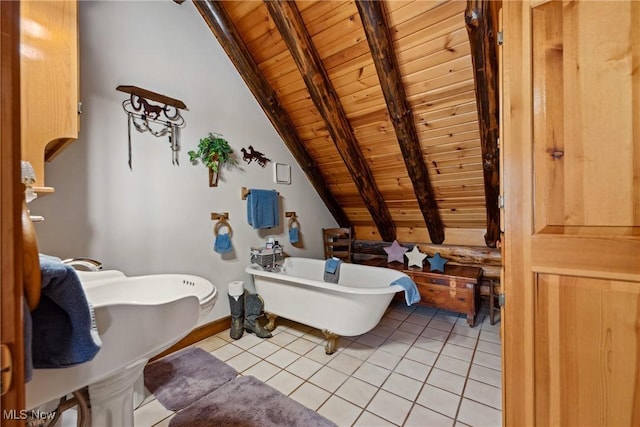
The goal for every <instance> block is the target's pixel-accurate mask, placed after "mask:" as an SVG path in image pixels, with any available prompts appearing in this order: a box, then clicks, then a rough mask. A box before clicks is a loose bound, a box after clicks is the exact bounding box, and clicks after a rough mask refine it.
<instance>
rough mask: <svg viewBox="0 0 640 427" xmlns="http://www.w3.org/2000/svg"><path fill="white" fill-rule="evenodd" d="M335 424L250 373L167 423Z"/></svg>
mask: <svg viewBox="0 0 640 427" xmlns="http://www.w3.org/2000/svg"><path fill="white" fill-rule="evenodd" d="M211 426H216V427H230V426H236V427H283V426H287V427H336V424H334V423H333V422H331V421H329V420H328V419H326V418H325V417H323V416H322V415H320V414H318V413H316V412H314V411H312V410H311V409H309V408H307V407H305V406H303V405H301V404H300V403H298V402H296V401H295V400H293V399H291V398H290V397H287V396H285V395H284V394H282V393H280V392H279V391H278V390H276V389H275V388H273V387H271V386H269V385H267V384H265V383H263V382H262V381H260V380H258V379H256V378H255V377H252V376H246V377H238V378H236V379H234V380H231V381H229V382H228V383H226V384H224V385H222V386H220V387H219V388H217V389H216V390H214V391H213V392H211V393H209V394H208V395H206V396H205V397H203V398H202V399H200V400H198V401H197V402H195V403H194V404H193V405H191V406H189V407H187V408H185V409H183V410H182V411H180V412H178V413H177V414H176V415H174V417H173V418H172V419H171V421H170V422H169V427H211Z"/></svg>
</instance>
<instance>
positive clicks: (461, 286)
mask: <svg viewBox="0 0 640 427" xmlns="http://www.w3.org/2000/svg"><path fill="white" fill-rule="evenodd" d="M404 272H405V273H406V274H407V275H408V276H409V277H411V278H412V279H413V281H414V282H416V285H417V286H418V291H419V292H420V296H421V298H422V299H421V301H420V304H422V305H427V306H430V307H436V308H442V309H445V310H450V311H454V312H456V313H463V314H466V315H467V323H468V324H469V326H474V325H475V318H476V313H477V311H478V304H479V301H480V295H479V294H480V288H479V285H480V278H481V277H482V269H481V268H479V267H467V266H459V265H446V266H445V271H444V273H437V272H435V271H429V267H428V266H425V267H423V268H422V270H420V269H418V268H408V269H406V270H404Z"/></svg>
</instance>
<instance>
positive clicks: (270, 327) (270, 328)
mask: <svg viewBox="0 0 640 427" xmlns="http://www.w3.org/2000/svg"><path fill="white" fill-rule="evenodd" d="M264 315H265V316H267V319H269V323H267V324H266V326H265V329H267V330H268V331H273V330H274V329H275V327H276V318H277V317H278V316H277V315H275V314H272V313H267V312H266V311H265V313H264Z"/></svg>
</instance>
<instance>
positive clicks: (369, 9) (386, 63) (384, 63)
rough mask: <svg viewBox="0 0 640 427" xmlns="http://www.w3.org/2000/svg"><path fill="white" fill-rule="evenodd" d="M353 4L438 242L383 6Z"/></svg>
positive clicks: (439, 228) (439, 232)
mask: <svg viewBox="0 0 640 427" xmlns="http://www.w3.org/2000/svg"><path fill="white" fill-rule="evenodd" d="M356 5H357V7H358V13H359V14H360V19H361V20H362V24H363V27H364V30H365V34H366V36H367V42H368V43H369V48H370V49H371V54H372V56H373V61H374V63H375V64H376V69H377V71H378V76H379V79H380V86H381V87H382V92H383V93H384V97H385V99H386V102H387V107H388V108H389V115H390V117H391V119H392V123H393V125H394V128H395V131H396V135H397V139H398V143H399V144H400V150H401V151H402V154H403V157H404V163H405V166H406V167H407V172H408V174H409V176H410V177H411V181H412V183H413V187H414V191H415V194H416V198H417V200H418V204H419V206H420V210H421V211H422V215H423V217H424V221H425V224H426V226H427V229H428V230H429V236H430V238H431V241H432V242H436V243H442V242H443V241H444V225H443V223H442V220H441V218H440V213H439V211H438V204H437V202H436V199H435V195H434V191H433V187H432V186H431V180H430V179H429V172H428V170H427V167H426V165H425V163H424V160H423V155H422V150H421V148H420V144H419V140H418V134H417V131H416V128H415V124H414V122H413V115H412V114H411V107H410V106H409V103H408V101H407V97H406V95H405V91H404V84H403V82H402V76H401V74H400V71H399V68H398V64H397V58H396V53H395V51H394V47H393V41H392V40H391V34H390V32H389V27H388V26H387V23H386V18H385V11H384V3H383V2H379V1H368V0H367V1H361V0H359V1H357V2H356Z"/></svg>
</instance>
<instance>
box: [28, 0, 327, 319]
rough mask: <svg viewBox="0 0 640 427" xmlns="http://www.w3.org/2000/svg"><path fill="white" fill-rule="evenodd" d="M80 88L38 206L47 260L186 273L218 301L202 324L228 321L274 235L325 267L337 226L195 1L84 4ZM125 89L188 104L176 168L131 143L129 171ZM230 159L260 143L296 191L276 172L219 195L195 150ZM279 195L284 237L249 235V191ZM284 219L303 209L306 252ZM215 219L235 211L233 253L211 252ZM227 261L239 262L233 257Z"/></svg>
mask: <svg viewBox="0 0 640 427" xmlns="http://www.w3.org/2000/svg"><path fill="white" fill-rule="evenodd" d="M79 13H80V80H81V91H80V92H81V98H82V102H83V105H84V113H83V114H82V116H81V131H80V138H79V139H78V141H76V142H75V143H74V144H73V145H71V146H70V147H69V148H68V149H66V150H65V151H64V152H63V153H62V154H61V155H60V156H58V157H57V158H56V159H54V161H53V162H51V163H49V164H47V166H46V171H45V172H46V184H47V185H48V186H53V187H55V190H56V191H55V193H54V194H53V195H47V196H45V197H41V198H39V199H37V200H35V201H34V202H32V203H31V204H30V206H29V207H30V209H31V211H32V214H35V215H43V216H44V217H45V218H46V220H45V222H43V223H38V224H37V226H36V227H37V228H36V230H37V233H38V242H39V246H40V252H42V253H47V254H51V255H55V256H59V257H61V258H67V257H77V256H88V257H91V258H95V259H98V260H100V261H102V262H103V263H104V267H105V269H119V270H122V271H124V272H125V274H127V275H138V274H152V273H174V272H186V273H191V274H196V275H200V276H203V277H205V278H207V279H209V280H211V281H212V282H213V283H214V284H215V285H216V287H217V288H218V291H219V295H220V298H219V300H218V303H217V304H216V306H215V308H214V311H213V313H212V314H211V315H210V316H209V317H208V318H207V319H206V321H210V320H214V319H217V318H221V317H223V316H226V315H228V314H229V304H228V301H227V298H226V292H227V283H229V282H230V281H232V280H245V282H247V281H248V280H249V277H248V276H247V275H246V273H244V268H245V266H246V265H247V264H248V256H249V255H248V254H249V248H250V247H251V246H259V245H262V244H263V243H264V241H265V238H266V237H268V236H271V235H275V236H276V238H277V239H278V240H279V241H280V242H281V243H284V244H285V251H286V252H287V253H288V254H290V255H293V256H305V257H312V258H320V257H322V254H323V252H322V241H321V231H320V229H321V228H322V227H327V226H336V225H337V224H336V222H335V220H334V219H333V217H332V216H331V215H330V213H329V211H328V210H327V208H326V207H325V205H324V204H323V203H322V201H321V200H320V198H319V197H318V195H317V193H316V192H315V190H314V189H313V187H312V186H311V184H310V183H309V182H308V180H307V179H306V177H305V175H304V173H303V172H302V170H301V169H300V168H299V166H298V165H297V163H295V160H294V159H293V156H292V155H291V153H290V152H289V151H288V150H287V148H286V146H285V145H284V143H283V142H282V140H281V139H280V137H279V136H278V134H277V133H276V131H275V130H274V128H273V127H272V125H271V124H270V122H269V120H268V119H267V117H266V116H265V114H264V112H263V111H262V109H261V108H260V106H259V105H258V103H257V102H256V101H255V99H254V97H253V95H252V94H251V92H250V91H249V89H248V88H247V87H246V86H245V84H244V82H243V80H242V78H241V77H240V75H239V74H238V72H237V71H236V69H235V68H234V66H233V65H232V63H231V61H230V60H229V59H228V58H227V56H226V54H225V53H224V51H223V49H222V48H221V47H220V45H219V44H218V42H217V40H216V39H215V37H214V36H213V34H212V33H211V31H210V30H209V28H208V27H207V26H206V24H205V22H204V20H203V19H202V17H201V16H200V14H199V13H198V12H197V11H196V9H195V7H194V6H193V4H192V3H191V2H185V3H184V4H182V5H177V4H176V3H174V2H171V1H145V2H131V1H127V2H121V1H95V2H94V1H91V2H88V1H81V2H80V12H79ZM118 85H134V86H139V87H142V88H145V89H148V90H151V91H154V92H158V93H161V94H164V95H166V96H170V97H173V98H177V99H180V100H182V101H183V102H184V103H185V104H186V105H187V107H188V111H185V112H184V113H183V116H184V118H185V121H186V127H185V128H184V129H182V132H181V143H182V150H181V152H180V166H179V167H178V166H173V165H172V164H171V151H170V146H169V143H168V139H167V138H165V137H163V138H155V137H153V136H151V135H150V134H149V133H144V134H142V133H138V132H136V131H135V130H134V131H133V133H132V144H133V170H132V171H131V170H129V167H128V165H127V159H128V154H127V116H126V114H125V112H124V110H123V109H122V105H121V103H122V101H123V100H124V99H126V98H127V94H125V93H122V92H118V91H116V89H115V88H116V87H117V86H118ZM210 131H211V132H218V133H221V134H223V135H224V137H225V138H226V139H227V140H228V141H229V142H230V144H231V146H232V147H233V148H234V150H235V151H236V152H237V153H238V154H241V153H240V148H242V147H247V146H249V145H253V146H254V147H255V149H257V150H259V151H261V152H263V153H265V154H266V155H267V157H269V158H270V159H271V160H272V161H274V162H276V161H277V162H281V163H288V164H290V165H291V179H292V183H291V185H280V184H275V183H274V180H273V168H272V167H273V164H272V163H269V164H267V167H265V168H261V167H260V166H259V165H257V164H256V163H255V162H254V163H251V164H250V165H247V164H246V163H244V162H242V161H240V163H239V165H238V167H234V168H232V169H224V170H223V173H222V177H221V182H219V184H218V187H214V188H210V187H209V186H208V172H207V169H206V168H205V167H204V166H202V165H201V164H198V165H197V166H193V165H191V164H190V163H189V157H188V155H187V151H189V150H192V149H195V148H196V145H197V143H198V140H199V139H200V138H201V137H202V136H205V135H206V134H207V133H208V132H210ZM242 186H245V187H248V188H265V189H276V190H277V191H279V193H280V195H281V199H280V200H281V209H282V216H281V227H280V228H278V229H275V230H264V231H263V230H260V231H258V230H253V229H252V228H251V226H249V225H248V224H247V220H246V201H244V200H241V196H240V194H241V190H240V189H241V187H242ZM284 211H296V212H297V214H298V217H299V222H300V225H301V228H300V234H301V241H302V248H294V247H292V246H291V245H290V244H288V234H287V227H286V219H285V218H284ZM211 212H229V215H230V219H229V222H230V224H231V226H232V227H233V237H232V243H233V246H234V252H233V253H232V254H226V255H224V256H222V255H220V254H217V253H215V252H214V251H213V241H214V236H213V226H214V224H215V222H214V221H211V219H210V215H211ZM229 255H231V256H229Z"/></svg>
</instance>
